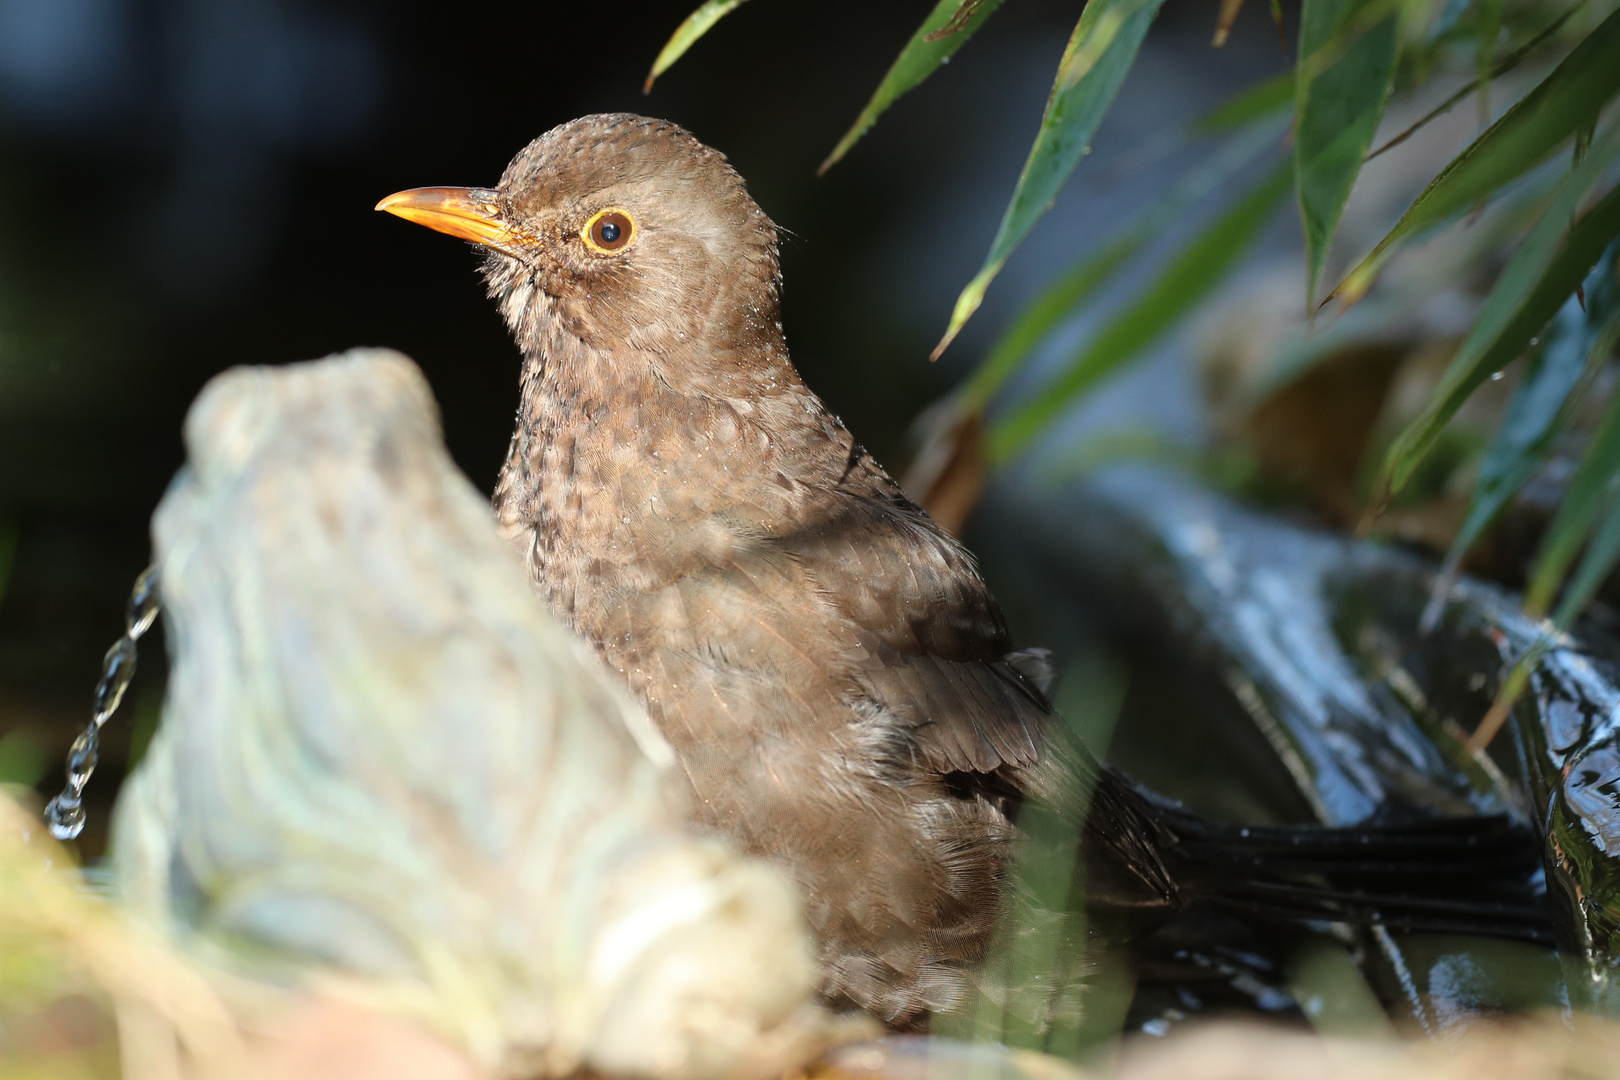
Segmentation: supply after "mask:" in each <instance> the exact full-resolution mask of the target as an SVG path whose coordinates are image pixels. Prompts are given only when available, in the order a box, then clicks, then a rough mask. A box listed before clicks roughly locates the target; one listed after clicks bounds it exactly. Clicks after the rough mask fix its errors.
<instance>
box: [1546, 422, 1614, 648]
mask: <svg viewBox="0 0 1620 1080" xmlns="http://www.w3.org/2000/svg"><path fill="white" fill-rule="evenodd" d="M1617 495H1620V397H1617V398H1616V399H1615V400H1614V401H1613V402H1612V403H1611V404H1610V405H1609V410H1608V412H1607V413H1605V414H1604V417H1603V422H1602V423H1601V424H1600V425H1599V426H1598V430H1597V434H1595V435H1594V436H1593V437H1592V445H1591V446H1589V447H1587V449H1586V454H1585V456H1584V457H1582V459H1581V463H1580V465H1579V467H1577V468H1576V470H1575V475H1574V477H1572V478H1571V479H1570V482H1569V487H1568V488H1567V489H1566V490H1565V492H1564V501H1563V503H1562V504H1561V505H1560V506H1559V507H1558V513H1557V514H1555V515H1554V516H1553V520H1552V524H1550V525H1548V526H1547V532H1546V534H1545V535H1543V536H1542V538H1541V548H1540V550H1539V551H1537V553H1536V564H1535V568H1534V569H1533V570H1532V571H1531V573H1530V586H1529V588H1527V589H1526V590H1525V594H1524V610H1525V613H1526V614H1528V615H1530V616H1531V617H1532V618H1540V617H1541V616H1543V615H1545V614H1546V613H1547V609H1548V607H1550V606H1551V604H1552V598H1553V596H1554V595H1555V594H1556V593H1557V591H1558V585H1559V583H1560V582H1562V581H1563V580H1564V575H1565V574H1566V573H1568V571H1569V567H1570V564H1571V563H1572V562H1574V561H1575V556H1576V555H1577V554H1578V553H1579V552H1580V550H1581V546H1582V545H1583V544H1585V543H1586V538H1587V535H1588V534H1589V533H1590V532H1591V531H1592V526H1593V524H1594V523H1595V522H1598V521H1600V520H1602V519H1605V518H1611V517H1613V516H1615V514H1616V513H1620V499H1617V498H1616V496H1617ZM1605 524H1606V523H1605ZM1605 531H1607V530H1605ZM1613 542H1615V543H1620V539H1616V540H1615V541H1613ZM1596 554H1597V556H1598V560H1599V561H1600V562H1601V561H1603V556H1604V554H1605V553H1603V552H1597V553H1596ZM1590 576H1591V575H1583V577H1588V578H1589V577H1590ZM1599 576H1601V575H1599ZM1588 584H1589V585H1590V587H1592V588H1596V585H1597V582H1596V581H1590V582H1583V587H1584V586H1586V585H1588Z"/></svg>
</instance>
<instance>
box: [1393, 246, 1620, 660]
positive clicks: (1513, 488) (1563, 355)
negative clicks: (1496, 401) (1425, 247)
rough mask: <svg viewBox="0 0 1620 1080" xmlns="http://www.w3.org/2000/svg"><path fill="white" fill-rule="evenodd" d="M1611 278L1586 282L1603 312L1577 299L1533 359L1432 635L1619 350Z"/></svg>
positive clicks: (1451, 559)
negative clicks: (1464, 573)
mask: <svg viewBox="0 0 1620 1080" xmlns="http://www.w3.org/2000/svg"><path fill="white" fill-rule="evenodd" d="M1607 277H1608V275H1607V274H1606V272H1605V271H1604V269H1603V267H1602V266H1601V264H1600V267H1599V270H1598V271H1594V272H1593V274H1592V275H1590V276H1588V278H1587V285H1588V291H1589V292H1594V299H1597V300H1601V301H1602V308H1603V310H1601V311H1598V310H1593V311H1592V312H1590V313H1588V312H1586V311H1583V310H1581V306H1580V302H1579V301H1578V300H1577V299H1576V298H1575V297H1573V296H1572V297H1570V298H1569V299H1568V300H1567V301H1565V303H1564V306H1563V307H1562V308H1561V309H1559V312H1558V315H1557V317H1556V318H1555V319H1554V320H1553V322H1552V324H1551V325H1550V326H1548V328H1547V330H1546V332H1545V333H1544V334H1543V335H1542V346H1541V348H1540V350H1538V351H1537V352H1536V353H1535V354H1534V355H1533V356H1531V357H1530V359H1529V363H1528V364H1527V366H1526V368H1525V372H1524V378H1523V379H1522V380H1521V381H1520V383H1519V386H1518V388H1517V389H1516V390H1515V391H1514V393H1513V399H1512V400H1511V401H1509V402H1508V407H1507V411H1506V413H1505V414H1504V415H1503V416H1502V420H1501V422H1500V423H1499V424H1497V426H1496V434H1495V435H1493V436H1492V437H1491V443H1490V445H1489V446H1488V447H1487V448H1486V450H1485V457H1484V459H1483V460H1482V461H1481V463H1480V467H1479V479H1477V480H1476V481H1475V482H1474V491H1473V494H1472V496H1471V497H1470V499H1469V504H1468V517H1467V518H1466V519H1465V520H1464V521H1463V525H1462V528H1461V529H1459V530H1457V535H1456V536H1455V537H1454V538H1453V539H1452V541H1451V548H1450V550H1448V551H1447V552H1446V559H1445V562H1444V564H1443V565H1442V566H1441V568H1440V573H1439V574H1437V575H1435V583H1434V589H1433V592H1432V595H1431V598H1430V601H1429V605H1428V607H1427V608H1426V609H1425V611H1424V615H1423V625H1424V626H1425V627H1426V628H1427V627H1432V626H1433V625H1434V624H1435V621H1436V620H1437V619H1438V618H1439V616H1440V612H1441V608H1442V606H1443V605H1444V602H1445V597H1446V594H1447V593H1449V592H1450V590H1451V583H1452V582H1453V581H1455V580H1456V575H1457V568H1458V567H1459V566H1460V565H1461V564H1462V560H1463V557H1464V556H1465V555H1467V554H1468V552H1469V550H1470V549H1471V548H1472V547H1473V546H1474V544H1475V543H1476V542H1477V541H1478V540H1479V538H1480V537H1481V536H1482V535H1484V532H1485V530H1486V529H1487V528H1489V527H1490V525H1491V523H1492V522H1493V521H1495V520H1496V517H1497V515H1498V514H1500V513H1501V511H1502V508H1503V507H1505V506H1506V505H1507V504H1508V501H1509V500H1511V499H1512V498H1513V497H1514V496H1515V495H1517V494H1518V493H1519V492H1520V490H1522V489H1523V488H1524V485H1525V484H1527V483H1529V481H1530V478H1531V477H1532V476H1534V475H1535V473H1536V470H1538V469H1539V468H1541V466H1542V463H1543V461H1544V460H1545V458H1546V456H1547V452H1548V451H1549V450H1550V449H1551V447H1552V444H1553V441H1554V440H1555V439H1556V438H1557V437H1558V434H1559V432H1561V431H1562V430H1563V428H1564V424H1565V423H1566V422H1567V420H1568V417H1569V413H1570V410H1571V409H1572V408H1573V407H1574V403H1575V401H1576V400H1577V399H1578V398H1579V397H1580V396H1581V395H1580V392H1579V391H1580V388H1581V387H1582V385H1583V384H1584V383H1585V382H1586V379H1587V377H1588V376H1589V375H1590V372H1591V369H1592V366H1593V364H1594V363H1595V362H1599V361H1600V360H1601V358H1602V355H1603V353H1605V352H1606V351H1607V349H1608V347H1609V346H1610V345H1611V344H1612V342H1613V332H1614V328H1615V325H1616V320H1615V314H1614V311H1613V304H1612V290H1610V289H1607V288H1606V287H1601V286H1600V287H1601V289H1602V291H1601V292H1599V291H1598V290H1597V289H1594V288H1593V286H1594V279H1595V278H1596V279H1600V280H1601V279H1603V278H1607ZM1594 308H1596V305H1594Z"/></svg>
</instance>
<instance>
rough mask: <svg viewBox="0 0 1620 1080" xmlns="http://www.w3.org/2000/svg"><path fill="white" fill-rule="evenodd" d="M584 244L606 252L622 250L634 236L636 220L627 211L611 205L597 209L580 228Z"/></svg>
mask: <svg viewBox="0 0 1620 1080" xmlns="http://www.w3.org/2000/svg"><path fill="white" fill-rule="evenodd" d="M580 236H581V237H582V238H584V240H585V246H586V247H589V248H591V249H592V250H594V251H600V252H604V253H607V254H612V253H614V252H618V251H623V250H624V249H625V248H627V247H629V246H630V241H632V240H634V239H635V238H636V221H635V218H632V217H631V216H630V214H629V212H628V211H625V210H620V209H618V208H617V207H613V208H610V209H607V210H598V211H597V212H596V213H594V214H592V215H591V220H589V221H587V222H586V223H585V227H584V228H583V229H581V230H580Z"/></svg>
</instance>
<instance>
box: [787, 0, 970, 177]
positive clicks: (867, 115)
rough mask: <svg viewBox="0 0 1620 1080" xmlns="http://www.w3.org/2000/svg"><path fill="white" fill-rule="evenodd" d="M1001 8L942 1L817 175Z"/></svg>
mask: <svg viewBox="0 0 1620 1080" xmlns="http://www.w3.org/2000/svg"><path fill="white" fill-rule="evenodd" d="M1000 6H1001V0H939V3H937V4H935V5H934V10H933V11H931V12H929V14H928V18H926V19H924V20H923V24H922V25H921V26H919V27H918V28H917V32H916V33H915V34H913V35H911V40H910V41H909V42H907V43H906V47H905V48H904V49H902V50H900V56H899V57H898V58H897V59H896V60H895V62H894V64H893V66H891V67H890V68H889V73H888V74H887V75H885V76H883V81H882V82H881V83H879V84H878V88H877V91H876V92H875V93H874V94H873V95H872V100H871V101H869V102H867V103H866V108H864V109H862V110H861V115H860V116H858V117H856V118H855V123H854V124H853V125H851V126H850V129H849V130H848V131H847V132H845V133H844V137H843V138H842V139H839V140H838V145H837V146H835V147H833V151H832V153H830V154H828V155H827V160H826V161H823V162H822V163H821V167H820V168H818V169H817V170H816V174H817V175H818V176H819V175H820V174H822V173H824V172H826V171H827V170H828V169H830V168H832V167H833V166H834V165H835V164H837V163H838V161H839V159H841V158H842V157H843V156H844V155H845V154H847V153H849V149H850V147H852V146H854V145H855V144H856V142H858V141H859V140H860V137H861V136H862V135H865V134H866V131H867V129H868V128H870V127H871V126H872V125H873V124H875V123H877V118H878V117H879V116H882V115H883V111H884V110H885V109H887V108H888V107H889V106H890V105H892V104H894V101H895V99H896V98H898V97H899V96H900V95H901V94H904V93H905V92H906V91H908V90H911V89H912V88H914V87H916V86H917V85H918V84H919V83H921V82H922V81H923V80H924V79H926V78H928V76H930V75H932V74H933V73H934V72H935V70H937V69H938V68H939V66H940V65H941V64H943V63H945V62H946V61H947V60H949V59H950V58H951V54H952V53H954V52H956V50H957V49H960V48H961V47H962V46H963V45H966V44H967V40H968V38H970V37H972V36H973V32H974V31H975V30H977V29H978V28H979V26H980V24H981V23H983V22H984V20H986V19H988V18H989V17H990V13H991V12H993V11H995V10H996V8H998V7H1000ZM953 26H954V27H955V29H954V30H952V29H951V28H952V27H953ZM947 31H949V32H947ZM941 35H943V36H941Z"/></svg>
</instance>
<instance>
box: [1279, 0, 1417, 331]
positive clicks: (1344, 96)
mask: <svg viewBox="0 0 1620 1080" xmlns="http://www.w3.org/2000/svg"><path fill="white" fill-rule="evenodd" d="M1376 2H1377V0H1305V3H1304V6H1303V7H1302V8H1301V10H1300V23H1299V55H1300V58H1301V59H1300V63H1299V65H1298V72H1299V75H1298V83H1297V85H1296V87H1295V91H1294V115H1295V117H1296V128H1295V135H1296V138H1295V143H1294V168H1295V187H1296V190H1297V192H1298V197H1299V209H1300V217H1301V218H1302V220H1303V221H1304V224H1305V292H1306V302H1307V303H1310V302H1311V301H1312V300H1314V298H1315V296H1316V288H1317V282H1318V281H1319V280H1320V279H1321V275H1322V267H1323V264H1324V263H1326V261H1327V256H1328V250H1329V248H1330V247H1331V245H1332V243H1333V234H1334V232H1336V231H1337V230H1338V227H1339V218H1340V216H1341V215H1343V213H1344V204H1345V203H1346V202H1347V201H1348V200H1349V198H1350V189H1351V188H1352V187H1353V186H1354V185H1355V182H1356V176H1357V174H1359V173H1360V172H1361V163H1362V160H1363V158H1365V156H1366V154H1367V148H1368V147H1369V146H1371V145H1372V139H1373V135H1374V134H1376V133H1377V131H1378V122H1379V121H1380V120H1381V119H1382V118H1383V115H1384V105H1385V103H1386V102H1387V101H1388V100H1389V91H1390V86H1391V85H1392V83H1393V80H1394V78H1395V54H1396V43H1397V33H1396V31H1397V19H1396V16H1395V15H1394V14H1393V13H1391V14H1389V15H1386V16H1385V17H1384V18H1382V19H1379V20H1378V21H1377V22H1376V23H1374V24H1373V25H1372V26H1370V27H1368V28H1367V29H1365V30H1361V31H1360V32H1359V33H1355V24H1356V22H1357V21H1358V17H1362V16H1364V15H1365V13H1366V12H1367V10H1368V9H1369V8H1370V7H1372V6H1373V4H1375V3H1376ZM1329 49H1332V50H1333V51H1334V55H1333V58H1332V60H1331V62H1330V63H1327V64H1326V65H1323V63H1322V60H1323V59H1324V58H1325V51H1326V50H1329Z"/></svg>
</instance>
